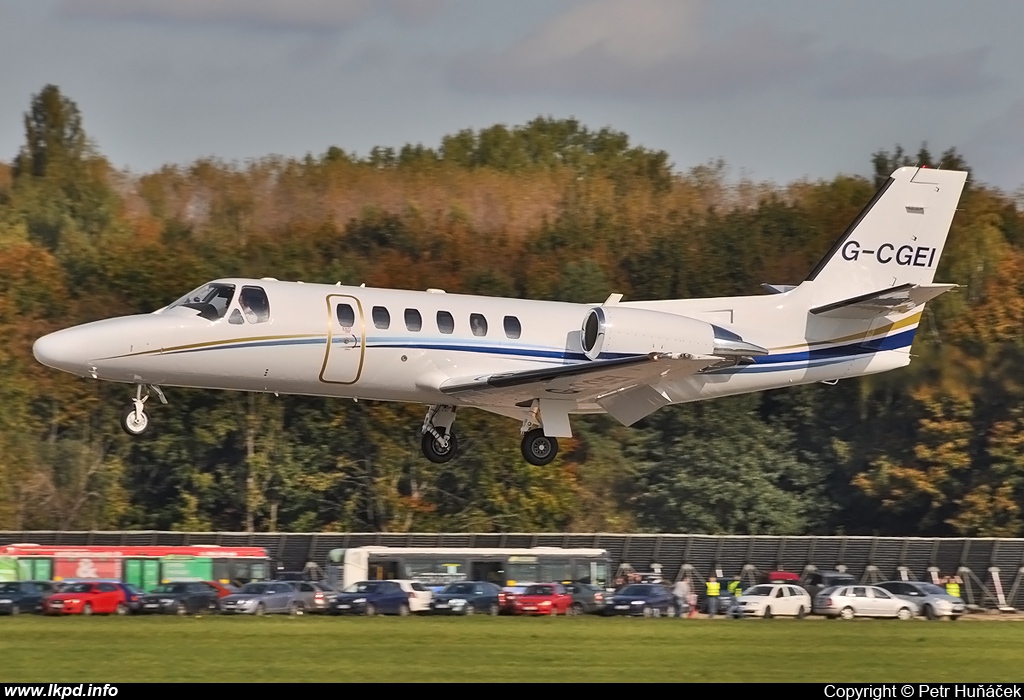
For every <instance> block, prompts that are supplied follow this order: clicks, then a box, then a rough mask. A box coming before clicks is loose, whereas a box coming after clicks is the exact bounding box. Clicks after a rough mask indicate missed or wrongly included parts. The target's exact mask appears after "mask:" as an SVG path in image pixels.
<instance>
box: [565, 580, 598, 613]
mask: <svg viewBox="0 0 1024 700" xmlns="http://www.w3.org/2000/svg"><path fill="white" fill-rule="evenodd" d="M565 590H566V591H568V593H569V595H571V596H572V607H571V608H570V612H571V614H573V615H584V614H586V613H599V612H601V611H602V610H604V597H605V590H604V589H603V588H601V587H600V586H595V585H594V584H592V583H570V584H567V585H566V586H565Z"/></svg>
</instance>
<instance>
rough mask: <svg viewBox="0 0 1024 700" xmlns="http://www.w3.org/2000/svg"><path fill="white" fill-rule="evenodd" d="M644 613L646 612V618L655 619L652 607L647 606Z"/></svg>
mask: <svg viewBox="0 0 1024 700" xmlns="http://www.w3.org/2000/svg"><path fill="white" fill-rule="evenodd" d="M643 612H644V617H653V616H654V608H652V607H651V606H650V605H645V606H644V611H643Z"/></svg>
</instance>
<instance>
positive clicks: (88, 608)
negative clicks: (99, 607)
mask: <svg viewBox="0 0 1024 700" xmlns="http://www.w3.org/2000/svg"><path fill="white" fill-rule="evenodd" d="M82 614H83V615H92V603H86V604H85V605H83V606H82Z"/></svg>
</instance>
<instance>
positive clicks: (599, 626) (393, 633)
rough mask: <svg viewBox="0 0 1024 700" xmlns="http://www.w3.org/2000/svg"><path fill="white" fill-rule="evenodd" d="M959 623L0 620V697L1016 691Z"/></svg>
mask: <svg viewBox="0 0 1024 700" xmlns="http://www.w3.org/2000/svg"><path fill="white" fill-rule="evenodd" d="M1022 642H1024V625H1019V624H1004V623H1000V622H980V621H967V620H960V621H956V622H949V621H939V622H927V621H924V620H909V621H898V620H853V621H838V620H815V619H808V620H803V621H797V620H725V619H723V620H678V619H665V618H662V619H625V618H614V619H603V618H591V617H581V618H556V619H526V618H505V617H500V618H489V617H472V618H435V617H429V618H418V617H414V618H381V617H377V618H334V617H327V618H324V617H314V616H306V617H301V618H288V617H284V616H282V617H267V618H248V617H231V618H226V617H217V616H210V617H203V618H191V617H188V618H174V617H142V618H135V617H128V618H119V617H92V618H81V617H74V618H40V617H35V616H21V617H17V618H9V617H5V618H0V682H19V681H21V682H33V681H34V682H73V681H77V682H99V683H115V682H130V681H161V682H166V681H279V682H283V681H325V682H341V681H384V682H395V681H399V682H401V681H410V682H423V681H524V680H532V681H569V682H578V681H632V682H644V681H648V682H655V681H751V682H753V681H817V682H854V681H861V682H872V681H875V682H877V681H888V682H900V681H907V682H915V681H916V682H929V681H930V682H938V681H958V682H971V681H976V682H981V681H991V682H996V681H1020V679H1021V677H1022V676H1021V674H1022V671H1021V669H1022V668H1024V651H1021V649H1022Z"/></svg>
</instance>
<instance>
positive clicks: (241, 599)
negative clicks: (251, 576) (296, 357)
mask: <svg viewBox="0 0 1024 700" xmlns="http://www.w3.org/2000/svg"><path fill="white" fill-rule="evenodd" d="M303 609H304V606H303V604H302V599H301V598H300V596H299V591H298V589H297V588H296V587H295V585H294V582H289V581H266V582H262V583H247V584H245V585H244V586H242V590H240V591H238V593H232V594H231V595H229V596H224V597H223V598H221V599H220V601H219V602H218V604H217V610H218V611H220V612H222V613H226V614H233V613H242V614H247V615H266V614H267V613H288V614H290V615H301V614H302V612H303Z"/></svg>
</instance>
